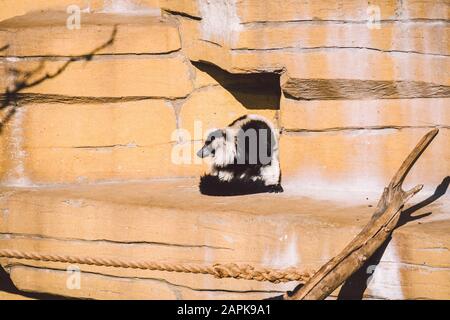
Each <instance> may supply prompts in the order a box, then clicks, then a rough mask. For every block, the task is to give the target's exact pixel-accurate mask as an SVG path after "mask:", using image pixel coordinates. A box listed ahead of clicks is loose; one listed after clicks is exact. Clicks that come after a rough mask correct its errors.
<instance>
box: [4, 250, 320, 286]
mask: <svg viewBox="0 0 450 320" xmlns="http://www.w3.org/2000/svg"><path fill="white" fill-rule="evenodd" d="M0 258H13V259H24V260H34V261H50V262H63V263H71V264H86V265H92V266H101V267H114V268H131V269H142V270H157V271H167V272H182V273H197V274H209V275H213V276H215V277H216V278H235V279H245V280H256V281H270V282H273V283H280V282H289V281H297V282H300V283H305V282H306V281H307V280H309V278H311V276H312V272H307V271H304V270H299V269H296V268H287V269H270V268H256V267H253V266H251V265H248V264H244V265H237V264H234V263H227V264H214V265H212V266H204V265H200V264H192V263H164V262H162V263H161V262H154V261H124V260H120V259H107V258H98V257H97V258H93V257H77V256H68V255H47V254H40V253H36V252H22V251H18V250H0Z"/></svg>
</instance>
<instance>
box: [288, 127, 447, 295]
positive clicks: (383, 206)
mask: <svg viewBox="0 0 450 320" xmlns="http://www.w3.org/2000/svg"><path fill="white" fill-rule="evenodd" d="M438 132H439V130H438V129H434V130H432V131H430V132H428V133H427V134H426V135H425V136H424V137H423V138H422V139H421V140H420V142H419V143H418V144H417V146H416V147H415V148H414V149H413V150H412V152H411V153H410V154H409V156H408V158H406V160H405V161H404V162H403V164H402V166H401V167H400V169H399V170H398V171H397V173H396V174H395V176H394V177H393V178H392V180H391V182H390V183H389V186H388V187H387V188H385V189H384V192H383V195H382V196H381V199H380V201H379V202H378V206H377V210H376V212H375V213H374V214H373V216H372V219H371V220H370V221H369V223H368V224H367V225H366V227H365V228H364V229H363V230H362V231H361V232H360V233H359V234H358V235H357V236H356V237H355V238H354V239H353V240H352V241H351V242H350V243H349V244H348V245H347V246H346V247H345V248H344V250H342V252H341V253H339V254H338V255H337V256H336V257H334V258H333V259H331V260H330V261H329V262H328V263H326V264H325V265H324V266H323V267H322V268H320V270H319V271H317V272H316V273H315V274H314V276H313V277H312V278H311V279H310V280H309V281H308V282H307V283H306V284H305V285H304V286H303V287H301V288H299V289H298V290H297V291H295V292H294V293H292V294H290V295H289V294H285V295H284V297H283V298H284V299H286V300H321V299H325V298H326V297H327V296H329V295H330V294H331V293H332V292H333V291H334V290H335V289H336V288H338V287H339V286H340V285H341V284H342V283H343V282H344V281H345V280H346V279H348V278H349V277H350V276H351V275H352V274H353V273H354V272H356V271H357V270H358V269H359V268H360V267H361V266H362V265H363V264H364V262H365V261H366V260H367V259H369V258H370V257H371V256H372V255H373V254H374V252H375V251H376V250H377V249H378V248H379V247H380V246H381V245H382V244H383V243H384V242H385V241H386V240H387V238H388V237H389V235H390V234H391V232H392V230H393V229H394V228H395V227H396V225H397V223H398V220H399V218H400V215H401V211H402V209H403V206H404V205H405V203H406V202H407V201H408V200H409V199H410V198H411V197H412V196H414V195H415V194H416V193H417V192H419V191H420V190H421V189H422V187H423V185H418V186H416V187H414V188H412V189H411V190H409V191H403V189H402V184H403V181H404V180H405V178H406V176H407V174H408V172H409V171H410V170H411V168H412V167H413V166H414V164H415V162H416V161H417V159H418V158H419V157H420V156H421V155H422V153H423V152H424V151H425V149H426V148H427V147H428V145H429V144H430V143H431V141H433V139H434V137H435V136H436V135H437V134H438Z"/></svg>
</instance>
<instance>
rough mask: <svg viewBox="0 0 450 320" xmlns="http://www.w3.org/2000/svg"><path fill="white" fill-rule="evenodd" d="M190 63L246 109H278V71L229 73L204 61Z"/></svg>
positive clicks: (279, 94) (279, 95) (279, 92)
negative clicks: (212, 79)
mask: <svg viewBox="0 0 450 320" xmlns="http://www.w3.org/2000/svg"><path fill="white" fill-rule="evenodd" d="M192 64H193V65H194V66H195V67H197V68H198V69H199V70H201V71H203V72H206V73H207V74H208V75H210V76H211V77H212V78H214V79H215V80H216V81H217V82H218V83H219V84H220V85H221V86H222V87H223V88H225V89H226V90H227V91H229V92H230V93H231V94H232V95H233V97H235V98H236V100H238V101H239V102H240V103H241V104H242V105H243V106H244V107H245V108H247V109H272V110H278V109H280V99H281V87H280V75H279V74H278V73H271V72H262V73H230V72H228V71H225V70H223V69H221V68H219V67H218V66H215V65H213V64H209V63H206V62H195V61H192Z"/></svg>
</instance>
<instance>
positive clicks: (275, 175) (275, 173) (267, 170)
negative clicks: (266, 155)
mask: <svg viewBox="0 0 450 320" xmlns="http://www.w3.org/2000/svg"><path fill="white" fill-rule="evenodd" d="M260 175H261V178H262V180H263V181H264V184H265V185H266V186H272V185H279V184H280V165H279V163H278V161H276V160H275V159H274V160H272V163H271V164H270V165H268V166H264V167H262V168H261V170H260Z"/></svg>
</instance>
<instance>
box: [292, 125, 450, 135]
mask: <svg viewBox="0 0 450 320" xmlns="http://www.w3.org/2000/svg"><path fill="white" fill-rule="evenodd" d="M435 128H439V129H450V125H448V126H447V125H429V126H396V125H384V126H360V127H356V126H355V127H351V126H349V127H333V128H321V129H304V128H289V129H286V128H284V129H283V132H284V133H286V134H296V133H327V132H351V131H362V130H367V131H370V130H374V131H378V130H403V129H430V130H431V129H435Z"/></svg>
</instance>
